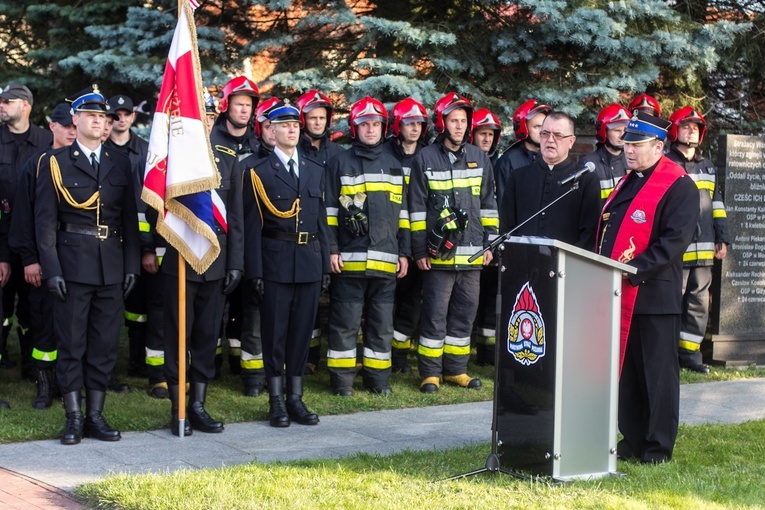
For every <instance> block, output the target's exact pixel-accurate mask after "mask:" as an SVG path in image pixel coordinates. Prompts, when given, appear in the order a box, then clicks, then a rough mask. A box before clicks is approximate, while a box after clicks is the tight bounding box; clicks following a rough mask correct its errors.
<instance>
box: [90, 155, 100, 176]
mask: <svg viewBox="0 0 765 510" xmlns="http://www.w3.org/2000/svg"><path fill="white" fill-rule="evenodd" d="M90 164H91V165H93V170H95V171H96V177H98V160H97V159H96V153H95V152H91V153H90Z"/></svg>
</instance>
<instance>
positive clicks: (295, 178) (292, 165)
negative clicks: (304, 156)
mask: <svg viewBox="0 0 765 510" xmlns="http://www.w3.org/2000/svg"><path fill="white" fill-rule="evenodd" d="M287 165H289V167H290V175H291V176H292V180H293V181H295V185H299V184H300V181H299V180H298V176H297V174H296V173H295V160H294V159H290V160H289V161H288V162H287Z"/></svg>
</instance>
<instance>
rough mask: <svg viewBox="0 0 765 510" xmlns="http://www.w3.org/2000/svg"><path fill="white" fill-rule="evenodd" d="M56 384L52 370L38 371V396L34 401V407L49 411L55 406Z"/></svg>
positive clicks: (40, 369) (39, 369)
mask: <svg viewBox="0 0 765 510" xmlns="http://www.w3.org/2000/svg"><path fill="white" fill-rule="evenodd" d="M54 384H55V381H54V378H53V370H52V369H42V368H38V369H37V396H36V397H35V399H34V401H32V407H34V408H35V409H48V408H49V407H50V406H51V405H52V404H53V392H54V389H53V386H54Z"/></svg>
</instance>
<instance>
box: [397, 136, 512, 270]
mask: <svg viewBox="0 0 765 510" xmlns="http://www.w3.org/2000/svg"><path fill="white" fill-rule="evenodd" d="M445 209H450V210H454V211H461V212H462V213H465V214H466V215H467V226H466V227H465V228H464V229H463V230H460V231H453V232H452V233H451V234H450V238H449V241H450V242H451V243H452V244H454V246H455V248H456V249H455V250H454V256H452V257H450V258H447V259H446V260H442V259H441V258H435V257H431V256H430V253H429V251H428V246H427V242H428V232H429V231H430V230H431V229H432V228H433V227H434V226H435V224H436V222H438V221H439V220H440V219H441V218H442V216H441V215H442V213H443V211H444V210H445ZM409 218H410V221H411V231H412V252H413V254H414V259H415V260H419V259H421V258H424V257H430V262H431V267H432V269H448V270H455V269H456V270H464V269H481V267H482V264H483V261H482V258H481V257H478V258H477V259H476V260H475V261H473V262H472V263H471V262H468V259H469V258H470V256H471V255H473V254H474V253H476V252H477V251H479V250H481V249H483V247H484V246H487V245H488V242H489V236H490V235H494V234H496V233H497V229H498V227H499V216H498V213H497V202H496V200H495V198H494V174H493V170H492V167H491V163H490V162H489V158H488V156H486V154H485V153H484V152H483V151H482V150H481V149H479V148H478V147H476V146H474V145H470V144H466V145H464V146H463V147H461V148H460V149H459V150H458V151H456V152H452V151H450V150H449V149H447V148H446V146H444V144H443V142H440V141H438V142H436V143H434V144H432V145H429V146H427V147H425V148H423V149H422V150H421V151H419V153H418V154H417V156H416V157H415V159H414V162H413V165H412V177H411V181H410V188H409Z"/></svg>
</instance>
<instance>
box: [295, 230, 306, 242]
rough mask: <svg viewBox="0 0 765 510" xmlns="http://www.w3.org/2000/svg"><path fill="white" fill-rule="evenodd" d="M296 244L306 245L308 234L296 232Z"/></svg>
mask: <svg viewBox="0 0 765 510" xmlns="http://www.w3.org/2000/svg"><path fill="white" fill-rule="evenodd" d="M297 235H298V240H297V243H298V244H308V232H298V233H297Z"/></svg>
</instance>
